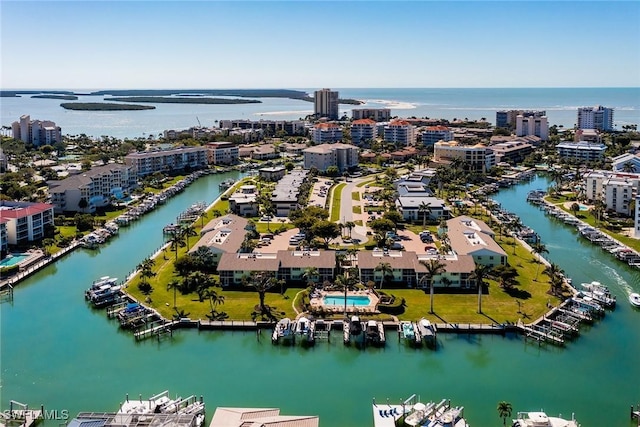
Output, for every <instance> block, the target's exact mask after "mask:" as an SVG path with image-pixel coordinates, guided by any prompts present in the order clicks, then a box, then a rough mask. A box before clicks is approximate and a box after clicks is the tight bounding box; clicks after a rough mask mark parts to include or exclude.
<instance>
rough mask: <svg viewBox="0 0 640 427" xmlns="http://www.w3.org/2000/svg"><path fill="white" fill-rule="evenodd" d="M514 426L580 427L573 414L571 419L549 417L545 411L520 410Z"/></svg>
mask: <svg viewBox="0 0 640 427" xmlns="http://www.w3.org/2000/svg"><path fill="white" fill-rule="evenodd" d="M512 427H580V424H578V422H577V421H576V420H575V418H574V417H573V415H572V416H571V419H570V420H565V419H564V418H558V417H549V416H547V414H545V413H544V412H518V415H517V418H516V419H515V420H513V424H512Z"/></svg>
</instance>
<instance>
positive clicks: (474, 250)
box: [447, 216, 507, 267]
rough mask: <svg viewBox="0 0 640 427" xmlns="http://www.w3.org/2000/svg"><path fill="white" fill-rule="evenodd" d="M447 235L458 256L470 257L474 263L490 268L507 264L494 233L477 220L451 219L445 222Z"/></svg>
mask: <svg viewBox="0 0 640 427" xmlns="http://www.w3.org/2000/svg"><path fill="white" fill-rule="evenodd" d="M447 234H448V235H449V241H450V242H451V248H452V249H453V251H454V252H455V253H457V254H458V255H471V256H472V257H473V260H474V262H476V263H478V264H483V265H488V266H491V267H494V266H496V265H500V264H502V265H504V264H506V263H507V254H506V252H505V251H504V249H502V248H501V247H500V245H498V244H497V243H496V241H495V240H494V238H495V233H494V231H493V230H492V229H491V227H489V226H488V225H487V224H485V223H484V222H483V221H480V220H479V219H475V218H471V217H467V216H460V217H457V218H452V219H450V220H448V221H447Z"/></svg>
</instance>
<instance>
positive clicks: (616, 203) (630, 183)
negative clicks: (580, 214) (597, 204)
mask: <svg viewBox="0 0 640 427" xmlns="http://www.w3.org/2000/svg"><path fill="white" fill-rule="evenodd" d="M584 180H585V196H586V198H587V200H589V201H591V202H593V201H595V200H601V201H603V202H604V203H605V205H606V207H607V209H609V210H613V211H615V212H617V213H621V214H625V215H631V214H632V212H631V211H630V210H629V209H630V201H631V200H633V198H634V197H635V195H636V194H637V193H638V189H639V188H640V174H634V173H615V172H611V171H593V172H590V173H588V174H587V175H585V177H584Z"/></svg>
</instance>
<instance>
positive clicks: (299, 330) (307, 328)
mask: <svg viewBox="0 0 640 427" xmlns="http://www.w3.org/2000/svg"><path fill="white" fill-rule="evenodd" d="M314 326H315V325H314V322H312V321H311V320H310V319H309V318H307V317H304V316H302V317H301V318H299V319H298V321H297V322H296V334H298V335H300V336H302V338H303V339H304V340H306V341H307V342H313V340H314V329H315V327H314Z"/></svg>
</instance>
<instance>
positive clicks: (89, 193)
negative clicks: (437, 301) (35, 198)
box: [48, 164, 137, 213]
mask: <svg viewBox="0 0 640 427" xmlns="http://www.w3.org/2000/svg"><path fill="white" fill-rule="evenodd" d="M48 184H49V195H50V197H51V203H53V205H54V207H55V209H54V210H55V212H56V213H62V212H90V213H93V212H95V210H96V208H99V207H104V206H107V205H109V204H111V202H112V200H117V199H122V198H124V197H125V196H126V195H128V194H129V193H130V192H131V191H132V190H133V189H134V188H136V186H137V176H136V173H135V170H134V169H133V167H132V166H127V165H121V164H107V165H104V166H97V167H95V168H92V169H90V170H88V171H86V172H83V173H81V174H77V175H72V176H70V177H68V178H65V179H63V180H62V181H50V182H49V183H48Z"/></svg>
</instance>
